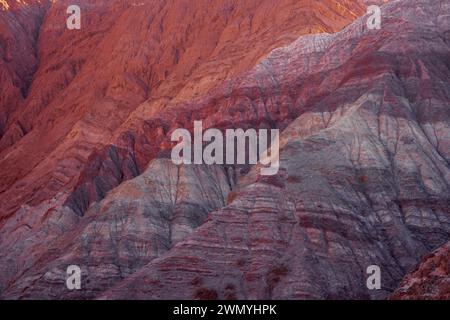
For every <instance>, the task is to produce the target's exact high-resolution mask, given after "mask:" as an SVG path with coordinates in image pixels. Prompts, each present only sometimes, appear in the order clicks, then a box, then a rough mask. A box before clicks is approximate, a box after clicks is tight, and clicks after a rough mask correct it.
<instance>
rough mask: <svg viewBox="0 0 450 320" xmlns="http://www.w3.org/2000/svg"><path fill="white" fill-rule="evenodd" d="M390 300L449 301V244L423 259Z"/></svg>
mask: <svg viewBox="0 0 450 320" xmlns="http://www.w3.org/2000/svg"><path fill="white" fill-rule="evenodd" d="M391 299H402V300H412V299H414V300H417V299H420V300H423V299H432V300H438V299H442V300H444V299H445V300H450V242H447V244H445V245H443V246H442V247H440V248H439V249H437V250H436V251H434V252H433V253H431V254H429V255H427V256H426V257H424V258H423V259H422V261H421V262H420V264H419V265H418V266H417V268H416V269H415V270H414V271H413V272H411V273H409V274H408V275H407V276H406V277H405V279H404V280H403V281H402V283H401V285H400V287H399V288H398V289H397V290H396V291H395V292H394V294H393V295H392V296H391Z"/></svg>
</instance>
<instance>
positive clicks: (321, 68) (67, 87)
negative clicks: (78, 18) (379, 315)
mask: <svg viewBox="0 0 450 320" xmlns="http://www.w3.org/2000/svg"><path fill="white" fill-rule="evenodd" d="M59 3H62V6H63V5H64V3H63V2H58V3H57V4H55V5H54V6H52V7H51V8H50V10H49V13H48V14H47V19H49V20H50V19H52V17H55V16H57V15H58V14H59V13H60V12H61V10H62V7H60V6H59ZM158 3H159V2H158ZM167 3H168V4H171V5H167V6H166V5H164V4H161V5H160V6H159V7H158V6H155V5H154V3H151V4H145V2H144V3H143V5H142V6H141V5H139V6H138V5H137V4H136V5H131V4H127V3H125V2H116V3H114V5H112V6H107V5H105V4H103V5H102V2H99V4H98V6H99V8H98V9H97V7H96V11H95V12H104V13H103V14H101V13H99V14H98V15H97V14H92V17H91V18H89V19H87V21H88V22H87V23H88V24H89V23H90V22H89V21H91V20H90V19H92V25H93V26H94V25H95V26H96V28H97V29H95V30H96V31H92V34H86V33H84V32H86V31H83V33H80V34H79V35H77V36H76V37H80V38H77V41H78V42H77V43H78V44H79V45H80V46H85V47H84V48H86V50H81V51H80V50H76V49H77V48H79V47H77V46H75V47H74V46H73V44H72V48H73V49H72V50H73V51H67V50H63V51H62V52H61V54H63V55H62V56H60V57H61V59H62V58H63V57H64V55H66V54H69V55H70V56H71V57H72V56H73V57H79V58H80V59H81V60H79V61H83V62H82V65H80V68H79V69H77V68H75V70H76V71H75V72H74V73H73V74H72V75H73V78H70V77H69V78H68V79H67V78H58V77H52V79H54V81H62V83H64V81H66V83H65V84H64V85H61V86H59V85H55V83H53V84H49V85H48V86H45V87H38V86H35V87H34V88H33V85H32V86H31V89H30V94H31V95H32V94H33V92H35V94H36V95H38V96H40V97H41V98H44V100H42V99H41V100H40V98H36V99H32V100H30V102H29V103H30V105H27V104H25V106H24V107H23V108H25V109H23V110H29V111H33V112H35V113H34V114H33V113H29V112H27V113H21V112H17V114H15V115H13V117H17V119H19V118H20V119H22V118H24V119H25V118H27V119H28V120H26V121H25V120H24V121H23V123H27V124H28V125H29V128H31V131H30V133H29V134H27V135H26V136H25V137H23V138H20V139H19V140H16V139H12V140H11V139H10V140H7V139H6V140H5V139H3V138H2V141H4V143H5V144H4V148H5V149H4V151H3V152H2V154H1V156H2V158H1V159H2V160H0V163H1V164H2V180H1V183H2V184H1V186H2V188H3V189H1V190H4V191H3V192H2V193H1V194H0V203H1V206H0V208H2V211H1V214H2V219H3V220H2V223H1V230H0V262H1V266H2V273H1V277H0V292H1V293H0V296H1V297H3V298H98V297H100V298H138V299H148V298H164V299H173V298H180V299H187V298H197V299H211V298H223V299H281V298H287V299H305V298H307V299H327V298H328V299H333V298H358V299H361V298H373V299H379V298H385V297H387V296H388V295H390V294H391V293H392V292H393V291H394V290H395V289H396V288H397V286H398V285H399V283H400V281H401V280H402V279H403V278H404V276H405V274H406V273H408V272H409V271H411V270H412V269H413V268H414V267H415V266H416V265H417V263H418V262H419V261H420V260H421V259H422V258H423V257H424V256H425V255H427V254H428V253H429V252H431V251H432V250H434V249H435V248H437V247H439V246H441V245H443V244H444V243H446V242H447V241H449V239H450V215H449V214H450V212H449V211H450V200H449V194H450V193H449V191H450V190H449V182H450V167H449V160H450V152H449V150H450V148H449V147H450V127H449V121H450V119H449V116H450V109H449V108H448V107H449V102H450V86H449V83H450V64H449V61H450V38H449V35H450V23H449V21H450V20H449V19H448V17H449V16H450V6H449V5H448V4H447V3H446V2H444V1H439V0H432V1H424V0H412V1H394V2H392V3H390V4H387V5H385V6H384V7H383V13H382V17H383V22H382V23H383V25H382V28H381V30H369V29H367V27H366V19H367V17H363V18H361V19H358V20H357V21H356V22H354V23H353V24H352V25H351V26H349V27H347V28H346V29H344V30H343V31H341V32H338V33H336V34H321V35H312V36H303V37H300V38H298V36H300V35H301V34H304V33H316V32H319V31H334V30H335V29H338V27H339V26H342V25H344V24H345V23H344V22H345V21H349V20H350V19H352V18H353V17H354V16H355V15H358V14H359V13H361V12H362V11H361V10H360V9H359V8H362V6H360V5H359V4H356V3H355V2H350V1H345V2H342V3H343V4H341V5H337V3H335V2H333V1H330V2H325V1H324V2H322V1H321V2H316V1H314V2H309V1H305V3H302V2H301V1H295V2H291V1H285V2H282V1H280V2H277V4H276V5H275V4H274V3H273V2H271V1H260V2H259V3H258V4H257V5H256V4H254V2H251V3H253V4H250V2H245V1H243V2H238V3H237V2H235V1H217V3H215V2H208V11H205V7H204V6H205V3H204V2H202V1H198V2H195V3H196V5H195V6H188V5H185V6H183V5H180V3H183V2H179V1H178V2H177V4H178V5H179V6H178V5H173V3H170V1H168V2H167ZM190 3H192V2H190ZM299 3H301V5H304V6H306V7H302V6H301V5H300V4H299ZM215 4H217V6H215ZM119 6H123V7H121V8H124V11H120V12H121V13H119V11H118V10H117V11H116V9H117V8H118V7H119ZM282 8H284V10H281V9H282ZM286 8H287V9H286ZM349 8H352V9H353V11H351V10H350V11H349ZM355 8H356V9H355ZM97 10H98V11H97ZM102 10H104V11H102ZM153 10H157V12H154V11H153ZM186 10H193V11H192V17H190V15H189V14H187V15H186V13H185V11H186ZM197 10H198V11H197ZM210 10H213V11H214V10H217V13H218V14H217V17H218V18H217V20H215V19H216V18H214V15H211V14H209V15H208V18H206V15H205V18H204V19H210V18H211V19H212V20H211V21H207V20H203V21H202V20H201V19H200V20H199V16H200V17H203V14H204V12H211V11H210ZM181 12H183V16H185V15H186V16H187V17H188V18H187V19H188V20H189V19H192V20H189V21H192V22H193V21H197V22H198V23H199V24H198V25H195V24H194V25H192V27H191V25H190V24H189V23H187V24H186V21H185V20H184V21H182V23H181V22H180V23H178V20H179V19H178V18H177V17H179V14H181ZM314 12H316V13H317V14H312V13H314ZM324 12H326V15H325V16H324V15H323V13H324ZM111 14H112V15H111ZM114 14H115V15H114ZM172 15H173V16H172ZM299 16H301V17H304V18H305V19H304V20H302V22H299V20H300V19H298V17H299ZM319 16H320V17H321V18H317V17H319ZM106 17H108V18H106ZM144 17H150V18H149V19H145V18H144ZM162 17H165V18H164V19H163V18H162ZM167 17H172V18H167ZM243 17H253V18H250V19H249V21H248V22H246V21H247V18H245V19H243ZM258 17H259V18H258ZM268 17H270V20H268ZM323 17H325V19H324V18H323ZM117 19H118V21H119V22H117V21H116V20H117ZM137 19H139V21H147V22H148V23H149V25H147V26H146V25H145V23H144V24H143V25H140V26H136V24H135V23H134V22H135V21H137ZM222 19H223V20H222ZM242 19H243V20H242ZM50 21H51V20H50ZM100 21H102V23H100ZM166 21H170V23H169V22H167V25H165V22H166ZM94 22H95V24H94ZM113 22H114V23H113ZM207 22H210V23H209V24H208V23H207ZM107 23H109V25H108V24H107ZM155 24H156V25H155ZM50 25H51V24H49V26H50ZM186 25H187V26H189V28H193V29H189V28H188V30H186V29H179V28H182V26H184V27H183V28H185V26H186ZM203 25H207V26H208V28H207V29H202V27H200V26H203ZM45 26H46V24H45V23H44V25H43V27H42V28H43V29H42V30H43V31H42V32H43V33H42V34H41V41H44V40H42V39H43V38H44V37H45V34H46V33H45V32H46V31H47V32H48V34H49V36H48V37H49V38H50V39H51V37H50V35H52V34H53V37H55V39H57V37H56V34H57V32H62V31H61V30H62V29H61V30H59V31H58V30H53V29H51V28H50V27H48V29H46V27H45ZM106 26H110V28H112V29H113V30H107V29H106V28H105V27H106ZM155 26H158V28H156V29H155ZM195 26H197V27H195ZM215 26H217V29H216V27H215ZM132 28H139V30H140V31H142V30H146V31H144V32H142V33H141V32H131V30H133V29H132ZM196 28H200V29H196ZM128 30H130V32H128V33H127V31H128ZM166 30H168V31H167V32H168V34H171V35H172V34H177V35H178V34H181V35H184V36H185V37H184V38H182V39H178V40H177V41H179V42H175V43H173V44H165V43H164V41H165V39H167V38H166V37H163V36H162V35H164V34H165V33H164V32H165V31H166ZM192 30H195V32H194V31H192ZM399 30H401V31H402V32H399ZM136 31H137V30H136ZM147 32H148V33H149V34H148V33H147ZM192 32H194V33H195V34H202V36H201V37H191V36H190V35H191V33H192ZM236 34H237V35H239V36H236ZM143 35H145V36H149V35H151V36H152V37H150V39H153V40H154V41H155V42H152V43H153V44H155V43H158V46H156V45H152V44H151V43H150V44H148V47H147V42H142V38H141V37H142V36H143ZM158 35H159V36H158ZM64 36H65V37H67V39H70V35H66V34H64V35H63V37H64ZM93 37H94V38H95V37H98V38H95V40H93ZM154 37H156V38H154ZM67 39H66V40H65V41H68V40H67ZM146 39H147V38H146ZM295 39H296V40H295ZM61 41H63V40H61ZM167 41H169V40H167ZM170 41H174V40H170ZM41 43H42V42H41ZM99 43H100V44H99ZM205 43H206V44H205ZM249 43H258V46H257V47H256V46H249V45H248V44H249ZM208 45H209V46H211V47H208ZM249 47H250V48H249ZM45 48H46V49H45V50H48V51H47V52H48V55H49V56H52V55H56V54H60V53H59V51H58V50H56V49H49V48H48V47H45ZM92 48H97V49H99V53H98V54H97V55H96V57H91V56H90V55H88V53H89V50H87V49H92ZM174 48H177V49H178V48H184V50H185V51H184V52H181V51H180V52H178V53H177V50H175V51H172V50H173V49H174ZM274 48H275V49H274ZM100 49H101V50H100ZM272 49H274V50H272ZM42 50H43V49H42ZM53 50H56V51H53ZM154 50H155V51H154ZM158 50H160V51H158ZM169 52H173V56H170V54H169ZM243 52H245V54H243ZM269 52H270V53H269ZM267 53H269V54H267ZM43 56H45V54H44V55H43ZM88 56H89V58H90V59H91V60H88V59H87V57H88ZM156 57H157V58H156ZM168 57H172V58H168ZM242 57H245V58H242ZM53 59H54V57H52V58H51V59H50V58H48V59H47V60H45V58H43V60H42V62H41V65H42V66H44V65H47V64H48V65H51V64H52V61H54V60H53ZM85 59H86V60H85ZM152 59H155V60H152ZM165 59H168V60H167V61H166V60H165ZM196 59H197V60H198V65H194V64H193V63H192V61H195V60H196ZM149 60H150V63H148V62H147V61H149ZM61 61H70V59H69V60H68V59H67V58H64V59H62V60H61ZM64 63H65V62H64ZM42 66H41V67H40V68H39V70H38V71H37V73H36V75H35V78H36V79H39V74H40V72H42V74H43V75H44V74H45V73H47V72H56V73H55V75H57V74H59V72H58V70H60V69H59V68H64V66H66V65H65V64H63V65H62V66H59V67H56V66H55V67H54V68H52V67H51V68H49V69H45V68H44V69H42V68H43V67H42ZM101 66H103V67H104V68H101ZM93 75H95V81H92V82H91V81H88V79H89V80H90V79H92V78H93ZM58 79H59V80H58ZM63 79H66V80H63ZM111 79H113V81H112V82H111ZM33 84H34V82H33ZM33 90H35V91H33ZM46 90H48V91H46ZM54 90H56V91H54ZM58 90H62V91H61V92H59V91H58ZM80 93H83V95H81V96H80ZM49 97H50V98H49ZM52 97H53V98H54V99H55V100H54V101H53V100H52V99H53V98H52ZM45 99H50V100H52V102H51V103H50V104H49V105H48V104H47V103H44V102H45V101H47V102H48V101H50V100H45ZM68 101H69V102H70V103H68ZM74 101H75V102H74ZM33 103H34V104H33ZM27 108H29V109H27ZM25 114H26V116H25ZM105 119H107V120H108V121H102V120H105ZM198 119H201V120H203V122H204V125H205V127H216V128H221V129H225V128H230V127H242V128H248V127H254V128H266V127H277V128H280V129H282V130H283V133H282V136H281V168H280V172H279V173H278V174H277V175H276V176H272V177H264V176H261V175H260V174H259V168H258V167H257V166H256V167H252V168H251V167H246V166H242V167H241V166H237V167H236V166H194V165H192V166H181V167H176V166H174V165H173V164H172V163H171V161H170V160H169V159H167V158H168V152H169V151H170V148H171V146H172V144H171V143H170V133H171V132H172V130H173V129H175V128H178V127H186V128H191V127H192V124H193V121H194V120H198ZM4 137H10V136H9V135H8V134H5V135H4ZM8 139H9V138H8ZM42 141H45V145H44V146H41V144H40V143H39V142H42ZM39 147H40V148H39ZM27 152H28V153H29V152H32V154H33V158H32V159H31V158H30V157H23V156H24V154H26V153H27ZM38 163H39V164H38ZM26 164H27V166H26ZM35 164H37V166H35ZM25 168H26V169H25ZM124 180H128V181H126V182H123V181H124ZM108 191H109V192H108ZM0 192H1V191H0ZM70 264H77V265H79V266H80V267H82V270H83V283H82V287H83V289H82V290H80V291H69V290H67V289H66V287H65V276H66V274H65V270H66V267H67V266H68V265H70ZM369 265H378V266H380V268H381V271H382V289H381V290H368V289H367V287H366V277H367V274H366V268H367V267H368V266H369ZM447 274H448V273H447ZM442 277H443V278H444V280H445V277H446V276H445V274H444V275H443V276H442ZM436 283H437V285H436V286H437V287H438V288H442V289H443V290H444V291H445V287H441V284H445V283H446V282H445V281H441V280H439V281H436ZM438 290H441V289H434V290H433V292H440V291H438ZM439 295H441V296H444V297H445V292H443V293H442V292H441V293H439ZM394 296H395V295H394Z"/></svg>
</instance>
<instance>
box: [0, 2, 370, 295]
mask: <svg viewBox="0 0 450 320" xmlns="http://www.w3.org/2000/svg"><path fill="white" fill-rule="evenodd" d="M8 3H9V1H8ZM69 4H80V6H81V9H82V29H81V30H80V31H70V30H67V29H66V27H65V19H66V17H67V14H66V8H67V6H68V5H69ZM46 9H47V12H46V14H45V17H44V21H43V22H42V25H41V26H40V33H39V37H38V41H37V48H36V50H35V51H36V52H38V57H39V63H38V66H37V70H33V81H32V83H31V85H30V86H29V88H28V89H27V96H26V97H24V101H23V103H22V104H21V106H20V108H17V109H16V110H15V111H14V112H12V114H11V115H9V116H8V121H7V123H6V125H5V127H4V130H3V134H2V137H1V140H0V167H1V170H0V178H1V179H0V228H1V230H0V243H1V244H0V262H1V266H2V270H1V271H2V275H1V277H0V292H1V293H0V296H1V297H4V298H5V297H9V298H30V297H40V298H69V297H78V298H80V297H84V298H91V297H95V296H97V295H98V294H100V293H101V292H102V291H103V290H105V289H107V288H109V287H110V286H112V285H113V284H115V283H116V282H117V281H120V280H121V279H123V278H125V277H127V276H128V275H129V274H131V273H132V272H133V271H135V270H136V269H138V268H139V267H141V266H142V265H144V264H146V263H148V262H149V261H150V260H152V259H153V258H155V257H157V256H159V255H161V254H164V253H165V252H166V251H167V250H169V249H170V248H171V246H172V245H173V244H175V243H177V242H178V241H180V240H181V239H183V238H184V237H185V236H186V235H187V234H188V233H189V232H191V231H192V230H193V229H194V228H195V227H197V226H199V225H200V224H201V223H202V222H203V220H204V218H205V216H206V215H207V213H208V212H210V211H213V210H214V209H218V208H220V207H223V206H224V205H225V202H224V201H225V200H224V199H225V198H226V197H227V195H228V193H229V191H230V188H232V187H233V186H234V183H235V180H236V179H237V178H238V177H239V176H240V175H242V174H245V172H246V170H243V171H242V172H236V170H235V168H224V167H217V168H216V167H214V168H185V169H176V170H175V168H173V167H171V168H168V169H167V170H168V171H169V172H170V174H169V175H168V176H167V175H166V176H164V175H162V176H161V177H160V178H156V176H157V175H160V174H162V171H161V170H162V167H164V164H167V160H162V159H164V157H165V154H167V153H166V151H165V150H167V149H168V148H169V147H170V143H169V142H168V139H167V137H168V136H169V133H170V131H171V130H173V129H174V128H176V127H178V126H181V125H184V124H188V123H190V122H191V121H192V119H193V118H192V113H193V112H196V111H198V110H199V109H200V108H203V111H202V112H203V115H205V116H206V113H207V112H209V111H211V112H213V114H214V115H213V118H212V119H214V118H217V117H220V116H219V114H218V113H217V112H219V111H220V110H216V109H214V108H213V109H211V108H212V107H214V99H217V98H219V99H220V100H222V102H221V103H227V104H228V103H229V102H227V101H225V100H224V98H225V97H227V96H228V93H227V92H228V90H225V91H224V88H227V86H230V88H231V89H232V88H234V87H235V85H234V84H233V83H239V81H240V80H239V77H241V75H242V74H243V73H245V72H246V71H248V70H249V69H251V68H252V67H253V66H254V65H255V64H257V63H258V61H260V60H261V59H262V58H263V57H264V56H265V55H267V53H268V52H270V50H272V49H273V48H276V47H278V46H281V45H285V44H288V43H290V42H292V41H293V40H295V39H296V38H298V36H300V35H303V34H306V33H317V32H323V31H326V32H334V31H337V30H340V29H341V28H342V27H343V26H345V25H347V24H348V23H349V22H350V21H351V20H353V19H354V18H355V17H356V16H358V15H360V14H361V13H362V12H363V9H364V5H362V4H361V3H360V1H345V2H343V3H337V2H335V1H321V2H316V1H314V2H310V1H289V0H284V1H277V2H273V1H268V0H260V1H219V0H218V1H206V0H205V1H195V2H192V1H165V2H160V1H158V2H153V1H142V2H139V3H136V2H132V1H119V0H117V1H95V2H93V3H90V4H89V5H86V3H85V2H77V1H57V2H55V3H52V5H51V6H50V7H48V8H46ZM36 21H38V20H36ZM36 21H35V22H36ZM137 22H139V23H137ZM36 23H37V22H36ZM249 44H250V45H249ZM34 63H37V62H36V61H34ZM29 70H30V69H27V71H29ZM233 79H234V80H233ZM224 83H225V84H224ZM218 86H219V87H220V88H218V89H217V87H218ZM268 93H269V94H272V93H270V92H268ZM217 94H219V96H217ZM233 94H234V93H233ZM196 104H198V106H196ZM191 107H192V110H190V108H191ZM222 107H225V105H224V104H223V105H222ZM258 108H259V107H258ZM235 113H236V109H235V108H234V107H233V108H230V110H229V111H227V113H226V115H225V114H224V115H223V116H224V119H225V118H226V117H228V119H229V120H233V119H235V118H236V116H235V115H233V114H235ZM230 114H231V117H230ZM201 115H202V114H199V115H198V116H201ZM249 115H251V114H249ZM185 116H187V117H185ZM258 117H259V115H257V117H256V122H263V123H264V122H265V123H267V121H268V119H258ZM251 118H252V119H253V118H254V116H253V115H251ZM252 119H248V118H247V117H243V119H242V123H247V125H251V124H252V123H253V122H254V121H253V120H252ZM17 124H20V128H21V130H22V131H21V132H22V133H20V132H19V134H17ZM225 124H226V123H225ZM210 125H212V123H210ZM217 125H218V126H219V125H221V124H220V123H218V122H217ZM222 125H223V124H222ZM152 159H153V160H152ZM151 160H152V162H151V164H150V166H149V167H148V163H149V161H151ZM147 167H148V168H149V169H148V170H149V171H146V168H147ZM169 167H170V166H169ZM152 168H153V169H152ZM155 170H156V172H155ZM174 171H177V172H179V171H181V173H180V177H173V174H174ZM138 175H140V176H139V177H138V178H136V179H133V180H130V181H129V182H126V183H124V184H122V183H123V181H125V180H128V179H131V178H133V177H136V176H138ZM162 177H164V179H165V178H167V179H169V178H170V177H171V178H174V181H177V179H181V180H180V181H179V183H178V184H176V186H177V188H176V190H174V189H173V188H174V187H173V185H171V184H170V180H167V181H162V179H163V178H162ZM161 183H162V184H161ZM168 183H169V185H167V184H168ZM159 184H161V186H158V185H159ZM119 185H120V186H119ZM117 186H119V187H118V188H117V189H115V190H114V191H112V192H111V196H110V195H107V192H108V191H110V190H112V189H113V188H115V187H117ZM191 188H194V189H195V190H190V189H191ZM169 191H170V193H171V194H172V195H173V194H177V195H180V198H179V199H177V200H176V201H174V200H173V199H171V198H170V196H168V195H167V192H169ZM147 193H148V194H147ZM145 195H148V198H146V196H145ZM105 197H106V198H105ZM102 199H104V200H103V201H102ZM136 212H139V214H136ZM75 260H76V261H77V263H78V264H80V265H82V266H83V271H84V272H85V273H87V274H90V278H89V279H88V280H86V283H84V285H86V284H87V283H89V289H88V290H86V291H83V292H69V291H67V290H66V288H65V285H64V283H65V281H64V280H63V278H64V277H65V268H66V267H67V264H69V263H75ZM41 285H42V286H45V288H44V287H41ZM61 290H62V291H61Z"/></svg>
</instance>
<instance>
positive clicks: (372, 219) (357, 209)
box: [102, 0, 450, 299]
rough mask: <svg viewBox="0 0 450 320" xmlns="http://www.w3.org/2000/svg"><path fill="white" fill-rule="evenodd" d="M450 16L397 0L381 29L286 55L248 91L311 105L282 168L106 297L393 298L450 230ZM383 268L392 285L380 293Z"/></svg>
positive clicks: (259, 73) (434, 5)
mask: <svg viewBox="0 0 450 320" xmlns="http://www.w3.org/2000/svg"><path fill="white" fill-rule="evenodd" d="M437 12H439V14H436V13H437ZM449 13H450V6H449V5H448V4H446V3H443V2H442V1H418V0H416V1H396V2H393V3H392V4H388V5H386V6H385V7H384V9H383V19H384V20H383V28H382V29H381V30H380V31H378V32H377V31H375V32H374V31H369V30H366V29H365V28H364V21H363V20H359V21H357V22H356V23H354V24H353V25H352V26H350V27H349V28H347V29H346V30H344V31H342V32H340V33H338V34H336V35H331V36H330V35H324V36H310V37H303V38H301V39H299V40H298V41H296V42H294V43H293V44H292V45H290V46H287V47H285V48H280V49H277V50H275V51H274V52H273V53H272V54H271V55H269V57H268V58H267V59H266V60H264V61H262V62H261V63H260V64H259V65H258V66H257V67H256V68H255V69H254V70H252V71H251V72H250V73H249V74H248V75H247V77H245V78H244V79H243V80H242V82H241V84H242V85H241V88H246V89H247V88H251V87H252V85H253V84H255V83H258V84H259V88H261V92H264V93H267V92H276V95H272V96H271V98H272V99H273V100H272V101H271V102H272V103H271V104H270V106H269V107H271V108H275V107H279V108H280V109H281V108H283V107H285V108H288V107H289V106H294V107H295V106H298V105H302V107H303V108H304V109H303V113H302V114H301V115H300V116H299V117H298V118H297V119H296V120H295V121H294V122H293V123H291V124H290V125H289V126H288V128H287V129H286V130H285V131H284V132H283V139H282V152H281V154H282V158H281V165H282V170H281V172H280V174H279V175H277V176H275V177H270V178H264V177H260V176H258V172H257V168H253V170H252V171H251V172H250V173H249V174H248V175H247V176H246V177H245V178H243V179H242V180H241V181H240V182H239V183H238V186H237V188H236V189H235V191H233V192H235V193H236V195H235V197H233V198H234V201H233V202H232V203H231V204H230V205H228V206H227V207H225V208H223V209H222V210H220V211H218V212H215V213H212V214H211V215H210V217H209V219H208V221H207V222H206V223H205V224H204V225H202V226H201V227H200V228H199V229H197V230H196V231H195V232H194V233H193V234H192V235H191V236H189V237H188V238H187V239H186V240H185V241H183V242H180V243H178V244H177V245H176V246H175V247H174V248H173V249H172V250H170V252H169V253H167V254H165V255H164V256H163V257H161V258H159V259H156V260H154V261H152V262H151V263H150V264H148V265H147V266H145V267H143V268H142V269H141V270H140V271H138V272H137V273H135V274H134V275H132V276H130V277H129V278H128V279H125V280H124V281H123V282H122V283H120V284H119V285H117V286H116V287H115V288H113V289H112V290H109V291H107V292H106V293H105V294H103V295H102V298H138V299H143V298H146V299H148V298H200V299H202V298H225V299H228V298H229V299H235V298H238V299H249V298H260V299H261V298H262V299H265V298H266V299H267V298H272V299H278V298H290V299H298V298H315V299H324V298H375V299H376V298H384V297H386V296H388V295H389V293H390V292H392V291H393V290H395V288H396V287H397V285H398V283H399V282H400V281H401V279H402V277H403V276H404V275H405V274H406V273H407V272H408V271H410V270H411V269H412V268H414V266H415V265H416V264H417V262H418V261H419V260H420V259H421V258H422V257H423V256H424V255H426V254H427V253H428V252H430V250H433V249H434V248H436V247H438V246H439V245H441V244H443V243H445V242H446V241H448V239H449V235H450V216H449V209H450V203H449V194H450V193H449V178H450V170H449V169H450V168H449V165H448V164H449V151H448V150H450V149H449V148H448V146H449V137H450V128H449V125H448V123H449V108H448V106H449V101H450V100H449V97H450V92H449V88H450V87H449V85H448V84H449V80H450V69H449V65H448V61H450V59H449V57H450V56H449V53H450V52H449V44H450V42H449V38H448V35H449V30H450V24H449V20H448V19H447V18H448V15H449ZM399 30H402V32H399ZM256 79H258V80H260V82H257V81H256ZM261 79H263V80H261ZM264 80H265V81H266V82H264ZM313 88H314V89H313ZM318 88H319V89H318ZM289 89H291V90H292V91H291V90H289ZM242 90H244V89H242ZM270 90H272V91H270ZM293 91H294V93H292V92H293ZM289 93H291V95H289ZM250 101H252V102H253V101H256V99H249V103H250ZM251 107H254V104H253V105H252V104H250V106H248V107H247V108H243V109H244V110H249V109H251ZM269 110H270V109H269ZM269 114H270V115H273V114H276V112H274V110H270V112H269ZM444 263H445V262H444ZM373 264H375V265H378V266H380V267H381V270H382V290H379V291H376V290H375V291H371V290H368V289H367V287H366V277H367V275H366V268H367V267H368V266H369V265H373ZM443 278H444V279H448V277H447V276H446V275H443ZM442 283H443V284H445V283H446V282H442ZM436 290H440V289H436ZM442 290H446V287H445V286H444V287H442ZM443 296H444V297H445V295H443Z"/></svg>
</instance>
